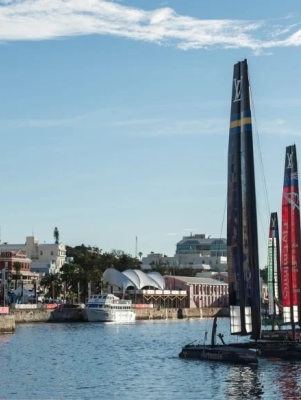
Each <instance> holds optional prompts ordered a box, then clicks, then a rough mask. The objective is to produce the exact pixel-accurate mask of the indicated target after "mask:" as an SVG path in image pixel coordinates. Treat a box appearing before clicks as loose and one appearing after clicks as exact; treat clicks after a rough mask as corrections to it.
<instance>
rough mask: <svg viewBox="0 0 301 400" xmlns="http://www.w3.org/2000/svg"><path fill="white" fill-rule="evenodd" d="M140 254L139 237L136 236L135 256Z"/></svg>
mask: <svg viewBox="0 0 301 400" xmlns="http://www.w3.org/2000/svg"><path fill="white" fill-rule="evenodd" d="M137 255H138V237H137V236H136V245H135V257H136V258H137Z"/></svg>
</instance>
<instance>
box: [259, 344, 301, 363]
mask: <svg viewBox="0 0 301 400" xmlns="http://www.w3.org/2000/svg"><path fill="white" fill-rule="evenodd" d="M257 348H258V355H259V356H261V357H266V358H273V359H275V360H287V361H298V360H301V346H300V345H299V344H297V343H287V344H286V343H277V344H276V343H260V344H259V345H258V347H257Z"/></svg>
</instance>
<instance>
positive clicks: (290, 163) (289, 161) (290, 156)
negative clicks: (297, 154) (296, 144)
mask: <svg viewBox="0 0 301 400" xmlns="http://www.w3.org/2000/svg"><path fill="white" fill-rule="evenodd" d="M286 155H287V167H286V168H287V169H291V168H293V165H294V163H293V155H294V152H292V153H286Z"/></svg>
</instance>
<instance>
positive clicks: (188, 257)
mask: <svg viewBox="0 0 301 400" xmlns="http://www.w3.org/2000/svg"><path fill="white" fill-rule="evenodd" d="M156 265H161V266H162V265H165V266H166V269H167V271H170V272H171V273H172V274H173V272H174V271H176V268H192V269H194V270H197V271H205V270H213V271H219V272H223V271H227V241H226V239H223V238H211V236H210V235H208V234H206V233H205V234H196V235H192V234H191V235H190V236H184V237H183V239H182V240H180V241H179V242H178V243H177V244H176V253H175V255H174V256H173V257H168V256H166V255H164V254H161V253H154V252H151V253H150V254H148V255H147V257H143V258H142V269H144V270H149V269H151V268H152V267H153V266H156Z"/></svg>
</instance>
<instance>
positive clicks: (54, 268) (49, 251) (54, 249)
mask: <svg viewBox="0 0 301 400" xmlns="http://www.w3.org/2000/svg"><path fill="white" fill-rule="evenodd" d="M20 250H23V251H25V253H26V255H27V257H28V258H29V259H31V260H32V263H31V271H32V272H34V273H40V274H43V273H56V272H59V271H60V269H61V267H62V265H63V264H64V263H65V257H66V247H65V245H64V244H63V243H57V244H56V243H39V240H38V239H37V238H36V237H35V236H27V237H26V242H25V244H24V243H21V244H10V243H6V242H5V243H0V252H6V251H15V252H19V251H20Z"/></svg>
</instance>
